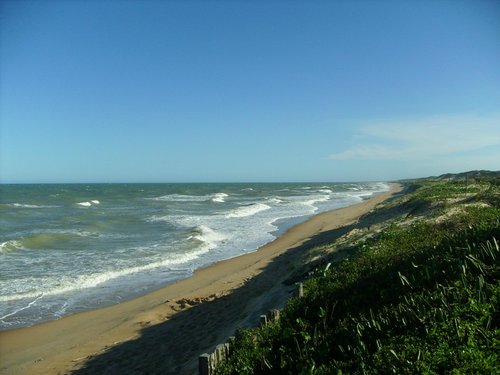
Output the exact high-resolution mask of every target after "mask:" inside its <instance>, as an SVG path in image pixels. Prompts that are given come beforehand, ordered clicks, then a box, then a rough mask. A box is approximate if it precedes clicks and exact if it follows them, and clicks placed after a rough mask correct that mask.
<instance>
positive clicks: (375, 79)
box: [0, 0, 500, 183]
mask: <svg viewBox="0 0 500 375" xmlns="http://www.w3.org/2000/svg"><path fill="white" fill-rule="evenodd" d="M0 6H1V23H0V24H1V26H0V27H1V29H0V32H1V44H0V51H1V55H0V59H1V60H0V62H1V64H0V69H1V70H0V73H1V81H0V89H1V91H0V100H1V101H0V105H1V108H0V110H1V114H0V116H1V117H0V120H1V124H0V126H1V128H0V146H1V150H0V157H1V161H0V181H1V182H21V183H22V182H228V181H229V182H231V181H237V182H238V181H239V182H246V181H265V182H267V181H360V180H392V179H399V178H411V177H422V176H429V175H436V174H441V173H446V172H461V171H465V170H470V169H494V170H498V169H500V2H498V1H210V0H207V1H189V0H187V1H104V2H100V1H43V0H40V1H3V2H2V3H1V5H0Z"/></svg>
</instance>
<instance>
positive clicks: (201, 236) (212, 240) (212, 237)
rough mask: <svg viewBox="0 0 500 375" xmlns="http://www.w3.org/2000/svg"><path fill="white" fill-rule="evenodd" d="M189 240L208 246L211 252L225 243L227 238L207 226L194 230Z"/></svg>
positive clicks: (200, 226)
mask: <svg viewBox="0 0 500 375" xmlns="http://www.w3.org/2000/svg"><path fill="white" fill-rule="evenodd" d="M188 239H194V240H197V241H200V242H202V243H204V244H205V245H206V247H207V248H208V250H211V249H213V248H215V247H217V244H218V243H219V242H222V241H224V240H225V239H226V236H224V235H223V234H221V233H218V232H216V231H214V230H213V229H211V228H209V227H207V226H206V225H199V226H197V227H195V228H194V229H193V230H192V235H191V236H189V238H188Z"/></svg>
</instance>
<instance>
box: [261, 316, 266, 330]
mask: <svg viewBox="0 0 500 375" xmlns="http://www.w3.org/2000/svg"><path fill="white" fill-rule="evenodd" d="M266 324H267V316H266V315H261V316H260V326H261V327H264V326H265V325H266Z"/></svg>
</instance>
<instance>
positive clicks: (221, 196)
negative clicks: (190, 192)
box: [211, 193, 229, 203]
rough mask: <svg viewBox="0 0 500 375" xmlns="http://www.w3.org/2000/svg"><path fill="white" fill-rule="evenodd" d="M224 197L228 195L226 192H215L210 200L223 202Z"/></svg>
mask: <svg viewBox="0 0 500 375" xmlns="http://www.w3.org/2000/svg"><path fill="white" fill-rule="evenodd" d="M226 197H229V195H228V194H226V193H217V194H215V195H214V196H213V197H212V198H211V201H212V202H215V203H224V202H225V198H226Z"/></svg>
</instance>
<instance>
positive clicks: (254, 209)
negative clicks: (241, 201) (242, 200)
mask: <svg viewBox="0 0 500 375" xmlns="http://www.w3.org/2000/svg"><path fill="white" fill-rule="evenodd" d="M270 208H271V206H268V205H267V204H264V203H252V204H250V205H248V206H241V207H238V208H236V209H234V210H232V211H231V212H229V213H227V214H226V217H227V218H234V217H246V216H252V215H255V214H257V213H259V212H262V211H266V210H269V209H270Z"/></svg>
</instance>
